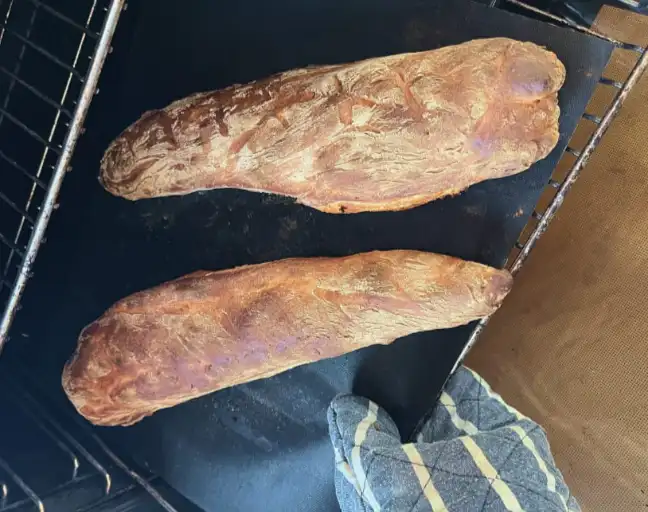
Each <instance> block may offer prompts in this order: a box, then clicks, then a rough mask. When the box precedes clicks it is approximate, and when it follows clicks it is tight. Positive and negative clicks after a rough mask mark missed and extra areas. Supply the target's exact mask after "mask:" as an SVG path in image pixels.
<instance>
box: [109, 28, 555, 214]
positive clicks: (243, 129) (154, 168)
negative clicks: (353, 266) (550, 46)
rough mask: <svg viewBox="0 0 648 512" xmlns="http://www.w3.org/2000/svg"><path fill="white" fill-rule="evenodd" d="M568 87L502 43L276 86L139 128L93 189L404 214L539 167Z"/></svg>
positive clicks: (293, 74)
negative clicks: (215, 192)
mask: <svg viewBox="0 0 648 512" xmlns="http://www.w3.org/2000/svg"><path fill="white" fill-rule="evenodd" d="M564 78H565V68H564V66H563V65H562V63H561V62H560V61H559V60H558V59H557V58H556V56H555V55H554V54H553V53H551V52H549V51H546V50H544V49H542V48H540V47H538V46H536V45H535V44H533V43H522V42H519V41H513V40H511V39H504V38H498V39H480V40H475V41H470V42H468V43H464V44H460V45H457V46H449V47H446V48H441V49H439V50H432V51H427V52H420V53H410V54H402V55H394V56H390V57H382V58H375V59H369V60H365V61H361V62H356V63H352V64H342V65H336V66H325V67H316V68H307V69H300V70H295V71H289V72H285V73H279V74H277V75H274V76H272V77H270V78H268V79H265V80H261V81H257V82H252V83H250V84H247V85H234V86H232V87H228V88H227V89H223V90H220V91H215V92H210V93H202V94H197V95H194V96H191V97H189V98H186V99H183V100H180V101H177V102H175V103H172V104H171V105H169V106H168V107H166V108H165V109H162V110H158V111H154V112H149V113H147V114H145V115H144V116H143V117H142V118H141V119H140V120H139V121H137V122H136V123H134V124H133V125H132V126H130V127H129V128H128V129H126V130H125V131H124V132H123V133H122V134H121V135H120V136H119V137H118V138H117V139H116V140H115V141H114V142H113V143H112V144H111V146H110V147H109V148H108V150H107V151H106V154H105V156H104V158H103V161H102V165H101V178H100V179H101V182H102V184H103V186H104V187H105V188H106V190H108V191H109V192H111V193H113V194H116V195H119V196H123V197H125V198H128V199H142V198H149V197H158V196H166V195H177V194H187V193H190V192H194V191H197V190H203V189H213V188H241V189H246V190H253V191H261V192H272V193H276V194H282V195H287V196H292V197H295V198H296V199H297V201H299V202H301V203H303V204H305V205H309V206H312V207H313V208H317V209H318V210H321V211H325V212H330V213H341V212H347V213H352V212H361V211H379V210H397V209H406V208H411V207H413V206H416V205H418V204H422V203H424V202H427V201H430V200H433V199H436V198H438V197H442V196H445V195H448V194H452V193H456V192H458V191H461V190H463V189H465V188H466V187H468V186H470V185H472V184H475V183H478V182H480V181H483V180H486V179H491V178H499V177H503V176H508V175H511V174H515V173H517V172H521V171H523V170H525V169H527V168H528V167H529V166H530V165H531V164H532V163H533V162H535V161H537V160H539V159H542V158H544V157H545V156H546V155H547V154H548V153H549V152H550V151H551V150H552V149H553V148H554V146H555V145H556V143H557V141H558V116H559V109H558V104H557V91H558V89H559V88H560V87H561V86H562V83H563V81H564Z"/></svg>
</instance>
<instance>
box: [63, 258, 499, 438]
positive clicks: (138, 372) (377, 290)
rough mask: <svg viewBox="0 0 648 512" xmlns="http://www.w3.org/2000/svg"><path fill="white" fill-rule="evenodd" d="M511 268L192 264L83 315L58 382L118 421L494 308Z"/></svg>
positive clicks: (100, 418) (96, 412) (110, 421)
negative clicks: (94, 316) (192, 268)
mask: <svg viewBox="0 0 648 512" xmlns="http://www.w3.org/2000/svg"><path fill="white" fill-rule="evenodd" d="M510 287H511V276H510V275H509V274H508V272H506V271H504V270H497V269H494V268H490V267H486V266H484V265H480V264H478V263H471V262H466V261H462V260H459V259H456V258H451V257H448V256H440V255H437V254H431V253H425V252H418V251H385V252H370V253H364V254H356V255H354V256H348V257H343V258H297V259H286V260H280V261H274V262H271V263H262V264H260V265H250V266H244V267H238V268H234V269H231V270H223V271H220V272H195V273H193V274H190V275H188V276H186V277H182V278H180V279H177V280H175V281H171V282H169V283H166V284H163V285H161V286H158V287H156V288H153V289H150V290H147V291H143V292H140V293H136V294H134V295H131V296H130V297H128V298H126V299H123V300H121V301H119V302H117V303H116V304H115V305H114V306H112V307H111V308H110V309H109V310H108V311H106V313H104V315H103V316H102V317H101V318H99V319H98V320H96V321H95V322H93V323H91V324H90V325H89V326H88V327H86V328H85V329H84V330H83V331H82V333H81V335H80V338H79V344H78V347H77V350H76V353H75V354H74V355H73V357H72V358H71V359H70V361H69V362H68V363H67V364H66V366H65V369H64V371H63V388H64V389H65V392H66V393H67V395H68V397H69V398H70V400H71V401H72V403H73V404H74V405H75V407H76V408H77V409H78V411H79V412H80V413H81V414H82V415H83V416H85V417H86V418H87V419H88V420H90V421H91V422H93V423H95V424H97V425H130V424H132V423H135V422H137V421H139V420H141V419H142V418H144V417H145V416H148V415H150V414H152V413H153V412H155V411H156V410H158V409H162V408H165V407H171V406H173V405H176V404H179V403H182V402H185V401H187V400H191V399H192V398H196V397H199V396H201V395H205V394H207V393H210V392H212V391H215V390H217V389H221V388H225V387H228V386H234V385H236V384H240V383H243V382H248V381H251V380H254V379H260V378H263V377H269V376H271V375H274V374H276V373H279V372H282V371H284V370H288V369H289V368H293V367H295V366H298V365H302V364H305V363H310V362H313V361H318V360H320V359H324V358H328V357H335V356H338V355H341V354H344V353H346V352H351V351H353V350H356V349H359V348H362V347H366V346H368V345H373V344H378V343H380V344H388V343H391V342H392V341H393V340H395V339H396V338H399V337H401V336H405V335H407V334H410V333H414V332H418V331H426V330H431V329H443V328H447V327H454V326H457V325H462V324H465V323H468V322H470V321H471V320H475V319H477V318H480V317H483V316H486V315H488V314H490V313H492V312H493V311H495V310H496V309H497V307H498V306H499V305H500V303H501V301H502V300H503V298H504V296H505V295H506V294H507V293H508V291H509V289H510Z"/></svg>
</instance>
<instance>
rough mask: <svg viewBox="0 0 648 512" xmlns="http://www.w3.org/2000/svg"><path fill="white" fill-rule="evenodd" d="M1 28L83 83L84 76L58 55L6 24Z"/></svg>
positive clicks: (0, 24)
mask: <svg viewBox="0 0 648 512" xmlns="http://www.w3.org/2000/svg"><path fill="white" fill-rule="evenodd" d="M0 26H1V27H2V30H3V31H4V32H6V33H7V34H11V35H12V36H13V37H15V38H16V39H18V40H19V41H21V42H22V43H23V44H25V45H27V46H29V47H30V48H31V49H33V50H35V51H37V52H38V53H40V54H41V55H43V56H44V57H47V58H48V59H49V60H51V61H52V62H54V63H55V64H57V65H58V66H60V67H62V68H63V69H65V70H66V71H69V72H70V73H72V74H73V75H74V76H76V77H77V78H78V79H79V80H81V81H82V82H83V75H81V73H79V72H78V71H77V70H76V69H74V67H72V66H70V65H69V64H66V63H65V62H63V61H62V60H61V59H59V58H58V57H57V56H56V55H53V54H51V53H50V52H48V51H47V50H45V49H44V48H41V47H40V46H38V45H37V44H36V43H34V42H33V41H31V40H29V39H27V38H26V37H25V36H23V35H22V34H19V33H18V32H16V31H14V30H12V29H10V28H8V27H7V24H6V23H0Z"/></svg>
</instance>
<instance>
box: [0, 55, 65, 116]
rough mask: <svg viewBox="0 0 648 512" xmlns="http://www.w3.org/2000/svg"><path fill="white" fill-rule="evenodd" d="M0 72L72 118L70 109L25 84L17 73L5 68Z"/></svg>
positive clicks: (1, 67)
mask: <svg viewBox="0 0 648 512" xmlns="http://www.w3.org/2000/svg"><path fill="white" fill-rule="evenodd" d="M0 71H2V72H3V73H4V74H5V75H8V76H10V77H11V79H12V80H15V81H16V82H18V83H19V84H20V85H22V86H23V87H24V88H25V89H27V90H28V91H30V92H31V93H32V94H34V95H36V96H38V97H39V98H40V99H41V100H43V101H44V102H45V103H48V104H50V105H51V106H52V107H54V108H55V109H57V110H60V111H61V112H63V113H64V114H65V115H66V116H68V117H72V112H70V111H69V110H68V109H66V108H65V107H64V106H63V105H61V104H60V103H58V102H57V101H54V100H53V99H52V98H50V97H49V96H47V95H45V94H43V93H42V92H40V91H39V90H38V89H36V87H33V86H31V85H29V84H28V83H27V82H25V81H24V80H23V79H22V78H20V77H19V76H18V75H16V74H15V73H12V72H11V71H9V70H8V69H6V68H5V67H3V66H0Z"/></svg>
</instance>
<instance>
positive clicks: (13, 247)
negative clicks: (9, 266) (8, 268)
mask: <svg viewBox="0 0 648 512" xmlns="http://www.w3.org/2000/svg"><path fill="white" fill-rule="evenodd" d="M0 242H2V243H3V244H5V245H6V246H7V247H9V249H11V250H12V252H15V253H16V254H18V256H20V257H21V258H24V257H25V253H24V251H23V250H22V249H21V248H20V247H18V246H17V245H16V244H15V243H13V242H12V241H11V240H9V239H7V237H6V236H4V235H3V234H2V233H0Z"/></svg>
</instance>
